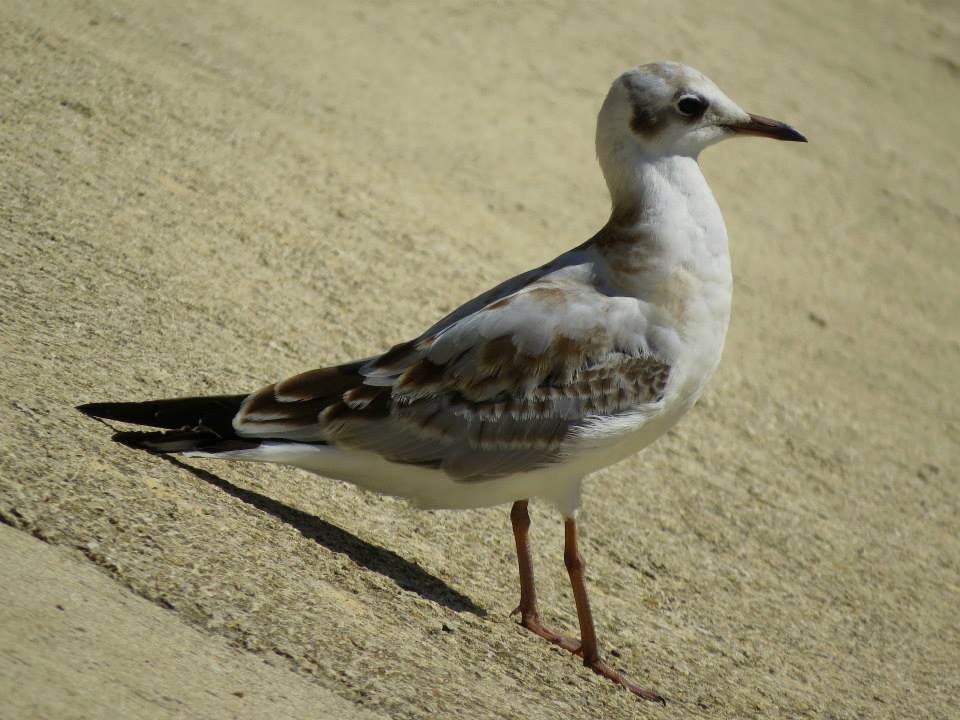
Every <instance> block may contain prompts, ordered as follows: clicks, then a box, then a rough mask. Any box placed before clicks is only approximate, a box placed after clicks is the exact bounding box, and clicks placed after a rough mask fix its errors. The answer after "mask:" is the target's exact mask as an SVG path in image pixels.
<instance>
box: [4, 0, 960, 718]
mask: <svg viewBox="0 0 960 720" xmlns="http://www.w3.org/2000/svg"><path fill="white" fill-rule="evenodd" d="M322 5H323V7H322V8H320V7H317V6H316V4H314V3H307V2H296V1H295V0H283V1H281V2H273V3H268V2H260V3H257V2H250V3H226V2H193V3H191V2H177V3H162V4H161V3H141V2H134V1H133V0H118V1H117V2H110V3H106V2H97V1H90V2H42V1H38V0H30V1H29V2H27V1H26V0H8V2H6V3H5V4H4V10H3V16H2V24H0V161H2V166H0V167H2V170H0V172H2V182H0V301H2V302H0V328H2V339H0V342H2V363H0V382H2V387H3V388H4V392H5V396H6V399H5V400H4V401H3V403H2V404H0V438H2V440H0V443H2V445H0V519H2V520H3V521H4V522H5V523H6V524H8V525H11V526H13V527H14V528H19V529H20V530H23V531H25V532H27V533H31V534H32V535H34V536H35V537H37V538H40V539H42V540H44V541H46V542H47V543H48V544H50V545H52V546H54V547H52V548H51V547H44V546H43V545H42V544H40V543H38V542H37V541H35V540H33V539H30V538H27V537H26V536H21V535H18V534H16V533H13V532H12V531H4V532H2V533H0V553H2V555H3V558H2V559H3V562H2V564H0V565H2V568H3V584H4V591H3V593H4V594H3V597H4V603H5V605H6V607H5V608H4V610H3V614H2V617H3V618H4V623H3V625H4V626H3V629H2V632H0V697H2V698H6V699H5V700H3V701H2V705H0V715H2V716H4V717H7V716H10V717H17V718H19V717H33V716H40V717H56V718H60V717H64V718H65V717H71V718H73V717H78V718H79V717H85V718H100V717H102V718H112V717H116V716H117V715H116V709H117V707H118V706H120V705H122V706H123V707H124V708H127V709H128V711H127V712H126V715H127V716H128V717H166V716H172V715H174V714H179V715H180V716H183V717H211V718H226V717H256V716H263V717H276V716H282V713H283V712H288V713H290V714H292V713H294V712H298V713H299V715H300V716H314V717H331V716H337V717H342V718H347V717H350V712H351V711H352V710H355V711H356V714H357V715H358V716H362V713H372V714H375V715H380V716H388V717H395V718H425V717H435V716H439V717H453V716H460V717H470V718H500V717H524V718H555V717H573V718H580V717H584V718H586V717H591V718H592V717H605V718H607V717H611V718H612V717H678V718H687V717H711V718H745V717H762V718H796V717H814V718H888V717H917V718H950V717H955V716H956V712H957V706H958V704H960V673H958V672H957V669H956V668H957V667H958V666H960V649H958V648H960V620H958V614H957V606H958V598H960V539H958V535H960V533H958V530H960V507H958V506H960V502H958V500H960V488H958V482H957V481H958V478H957V464H958V462H957V461H958V459H960V451H958V443H960V418H958V415H957V412H956V398H957V397H958V394H960V380H958V374H957V366H958V361H960V322H958V313H960V301H958V291H957V288H958V287H960V277H958V275H960V272H958V263H957V258H958V249H957V238H958V229H960V211H958V203H957V197H960V176H958V174H957V170H956V169H957V167H960V144H958V143H957V142H956V137H955V136H956V130H957V128H958V127H960V55H958V50H957V48H958V47H960V10H958V6H957V5H956V4H955V3H944V2H935V1H934V0H930V1H928V2H919V1H917V2H912V3H909V4H907V3H902V2H882V1H879V0H878V1H877V2H871V3H850V4H839V5H838V4H835V3H832V2H826V1H825V0H815V1H813V2H807V3H793V2H764V3H760V2H757V3H739V4H736V5H734V6H733V7H728V6H726V5H724V7H723V10H722V12H720V11H718V9H717V6H716V4H715V3H709V2H706V1H705V0H689V1H687V2H679V3H662V4H649V5H647V4H642V3H537V4H534V3H525V2H514V3H502V4H498V5H493V4H470V3H462V4H443V5H441V4H439V3H422V4H419V5H415V4H409V3H402V4H399V3H398V4H386V3H369V4H358V3H347V2H344V3H332V2H330V3H323V4H322ZM662 58H673V59H679V60H682V61H686V62H688V63H690V64H692V65H694V66H696V67H698V68H700V69H702V70H704V71H705V72H707V73H708V74H709V75H710V76H711V77H713V78H714V79H715V80H716V81H717V82H718V83H719V84H720V85H721V86H722V87H724V88H725V89H726V90H727V91H728V92H729V94H730V95H731V96H732V97H733V98H735V99H736V100H737V101H739V102H740V103H741V104H742V105H743V106H744V107H746V108H748V109H749V110H751V111H754V112H758V113H761V114H766V115H771V116H774V117H778V118H781V119H783V120H786V121H788V122H790V123H792V124H794V125H795V126H796V127H798V128H799V129H801V130H802V131H804V132H805V133H807V134H808V135H809V137H810V139H811V143H810V145H808V146H800V145H785V144H778V143H773V142H763V141H760V140H749V141H748V140H744V141H741V142H736V143H734V142H731V143H726V144H724V145H722V146H719V147H717V148H713V149H711V150H709V151H708V152H707V153H706V154H705V156H704V158H703V164H704V168H705V171H706V173H707V175H708V177H709V178H710V180H711V183H712V185H713V187H714V189H715V191H716V194H717V196H718V199H719V201H720V204H721V206H722V207H723V209H724V212H725V215H726V218H727V223H728V227H729V230H730V236H731V240H732V248H733V253H734V265H735V273H736V278H737V279H736V293H737V295H736V301H735V308H734V310H735V313H734V319H733V325H732V328H731V333H730V337H729V341H728V347H727V351H726V355H725V359H724V363H723V365H722V367H721V370H720V372H719V374H718V376H717V378H716V379H715V381H714V382H713V384H712V386H711V388H710V390H709V392H708V394H707V396H706V397H705V399H704V401H703V402H702V404H701V405H700V406H698V408H697V409H696V411H695V412H694V413H692V415H691V416H690V417H689V418H687V419H686V421H685V422H684V423H682V424H681V425H680V427H679V428H678V429H677V431H675V432H673V433H671V434H670V435H669V436H668V437H666V438H664V439H663V440H661V441H660V442H659V443H657V444H656V445H655V446H654V447H652V448H650V449H649V450H648V451H646V452H645V453H644V454H643V455H641V456H638V457H636V458H632V459H630V460H628V461H625V462H623V463H621V464H620V465H617V466H615V467H613V468H610V469H608V470H606V471H604V472H601V473H599V474H597V476H596V477H595V478H594V479H593V480H592V481H591V482H590V483H589V484H588V487H587V492H586V495H585V510H584V515H583V531H584V534H585V546H584V550H585V554H586V556H587V559H588V562H589V564H590V565H589V577H590V582H591V588H592V593H593V601H594V605H595V611H596V613H597V615H598V620H599V630H600V633H601V639H602V640H603V641H604V642H605V644H606V646H607V648H608V650H609V651H610V652H611V654H612V655H613V657H614V658H615V660H616V662H617V663H618V664H620V665H622V666H624V667H626V668H627V669H629V671H630V672H631V673H632V675H633V676H634V677H636V678H637V679H639V680H641V681H642V682H644V683H645V684H647V685H649V686H652V687H655V688H657V689H659V690H660V691H661V692H663V693H664V694H665V695H667V696H668V697H669V699H670V701H671V702H670V703H669V704H668V706H667V707H666V709H664V708H660V707H658V706H652V705H646V704H642V703H639V702H636V701H635V700H634V699H633V698H632V697H630V696H628V695H627V694H626V693H623V692H618V691H617V690H616V689H615V688H614V687H612V686H611V685H609V684H608V683H606V682H603V681H601V680H600V679H598V678H595V677H593V676H592V674H591V673H590V672H589V671H587V670H584V669H583V668H581V667H579V666H578V665H577V664H576V662H575V661H574V660H573V659H572V658H570V657H569V656H567V655H565V654H564V653H562V652H560V651H556V650H554V649H551V648H550V647H548V646H547V645H546V644H545V643H543V642H541V641H539V640H538V639H537V638H534V637H532V636H530V635H529V634H527V633H525V632H524V631H522V630H521V629H519V628H518V627H517V626H516V625H515V623H514V622H513V621H512V620H510V619H509V618H508V612H509V611H510V609H511V608H512V607H513V606H514V604H515V602H516V587H515V584H516V578H515V572H516V571H515V568H514V558H513V554H512V538H511V536H510V533H509V531H508V520H507V514H506V512H505V510H504V509H503V508H497V509H492V510H484V511H473V512H463V513H453V512H435V513H422V512H417V511H415V510H412V509H410V508H408V507H407V506H405V505H404V504H403V503H402V502H399V501H395V500H391V499H385V498H380V497H376V496H373V495H369V494H364V493H362V492H360V491H357V490H355V489H353V488H351V487H348V486H345V485H342V484H339V483H336V482H333V481H328V480H324V479H318V478H314V477H311V476H308V475H306V474H304V473H300V472H297V471H293V470H287V469H280V468H265V467H250V466H248V467H238V466H235V465H226V464H216V463H213V462H209V463H190V464H189V465H175V464H173V463H170V462H167V461H164V460H163V459H160V458H155V457H150V456H147V455H143V454H138V453H134V452H132V451H128V450H125V449H124V448H122V447H117V446H114V445H113V444H111V443H110V441H109V431H108V428H106V427H104V426H103V425H100V424H98V423H95V422H92V421H90V420H87V419H85V418H83V417H81V416H80V415H78V414H77V413H75V412H73V411H72V409H71V408H72V406H73V405H75V404H76V403H79V402H86V401H93V400H104V399H137V398H148V397H155V396H172V395H178V394H199V393H208V392H210V393H213V392H238V391H243V390H248V389H253V388H256V387H258V386H259V385H261V384H262V383H266V382H268V381H272V380H274V379H277V378H279V377H282V376H284V375H286V374H289V373H292V372H296V371H299V370H303V369H307V368H310V367H314V366H317V365H320V364H328V363H334V362H338V361H343V360H347V359H350V358H353V357H356V356H361V355H365V354H369V353H372V352H375V351H378V350H381V349H383V348H385V347H387V346H388V345H390V344H392V343H394V342H397V341H399V340H402V339H405V338H407V337H409V336H412V335H413V334H414V333H416V332H418V331H419V330H420V329H422V328H423V327H425V326H426V325H427V324H429V323H430V322H432V321H433V320H434V319H435V318H436V317H437V316H438V315H440V314H441V313H443V312H445V311H446V310H448V309H450V308H451V307H452V306H453V305H455V304H456V303H459V302H460V301H462V300H464V299H466V298H467V297H469V296H471V295H472V294H474V293H475V292H477V291H479V290H482V289H484V288H486V287H487V286H489V285H490V284H492V283H494V282H496V281H498V280H499V279H502V278H504V277H507V276H508V275H510V274H512V273H515V272H517V271H519V270H522V269H525V268H527V267H530V266H532V265H533V264H535V263H539V262H542V261H544V260H546V259H549V258H550V257H552V256H554V255H555V254H557V253H559V252H561V251H563V250H564V249H566V248H568V247H571V246H573V245H575V244H577V243H579V242H580V241H582V240H583V239H584V238H585V237H587V236H588V234H589V233H591V232H592V231H593V230H595V229H596V228H597V227H598V226H599V224H600V223H602V222H603V220H604V219H605V213H606V211H607V198H606V196H605V190H604V187H603V183H602V180H601V178H600V174H599V171H598V169H597V168H596V165H595V160H594V157H593V148H592V134H593V123H594V119H595V114H596V111H597V109H598V107H599V104H600V101H601V100H602V97H603V94H604V93H605V91H606V88H607V86H608V84H609V82H610V80H611V79H612V78H613V77H614V76H615V75H616V74H617V73H618V72H620V71H621V70H622V69H624V68H626V67H628V66H630V65H632V64H636V63H639V62H645V61H650V60H654V59H662ZM534 523H535V528H534V540H535V542H536V543H537V547H536V551H537V558H536V559H537V561H538V563H539V566H540V582H541V585H542V587H541V592H542V595H543V600H544V603H545V609H546V612H547V615H548V617H549V618H550V620H551V621H552V622H553V623H554V624H557V625H560V626H563V627H571V626H572V625H573V622H574V614H573V609H572V601H571V598H570V593H569V591H568V590H567V587H566V579H565V575H564V572H563V567H562V561H561V552H560V534H561V533H560V530H561V527H560V523H559V519H558V518H557V517H556V516H555V515H554V514H553V512H552V511H550V510H549V508H545V507H536V508H535V512H534ZM62 597H66V598H67V599H66V600H63V599H61V598H62ZM71 597H80V598H82V602H79V603H73V604H71V601H70V598H71ZM143 598H145V599H146V600H149V601H151V602H150V603H145V602H144V601H143ZM57 604H60V605H62V606H63V607H64V608H65V609H64V610H63V611H61V610H59V609H57V608H56V605H57ZM73 612H76V613H78V615H77V619H76V620H74V619H71V613H73ZM81 618H82V619H81ZM74 623H76V624H74ZM76 626H82V627H84V628H86V630H87V632H86V633H84V634H83V635H82V637H81V636H79V635H77V634H76V632H79V631H75V627H76ZM221 667H222V668H225V669H223V670H221V669H218V668H221ZM138 669H139V670H138ZM138 672H140V673H142V677H139V678H138V677H137V675H138ZM204 688H208V689H209V691H208V692H206V691H205V690H204ZM235 691H240V692H243V693H244V696H243V698H239V697H237V696H236V695H232V694H231V693H233V692H235ZM11 697H15V698H16V700H15V701H13V702H11V701H10V698H11ZM163 698H176V699H177V700H178V702H179V703H182V705H180V704H178V705H176V707H175V708H172V709H171V707H170V705H169V703H168V701H166V700H164V699H163ZM307 706H309V707H310V708H312V709H311V710H307V711H305V710H303V708H304V707H307ZM344 708H347V709H344Z"/></svg>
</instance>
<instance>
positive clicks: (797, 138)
mask: <svg viewBox="0 0 960 720" xmlns="http://www.w3.org/2000/svg"><path fill="white" fill-rule="evenodd" d="M781 139H782V140H786V141H787V142H808V141H807V138H806V136H805V135H804V134H803V133H801V132H799V131H797V130H794V129H793V128H792V127H790V126H789V125H787V126H785V127H784V132H783V136H782V137H781Z"/></svg>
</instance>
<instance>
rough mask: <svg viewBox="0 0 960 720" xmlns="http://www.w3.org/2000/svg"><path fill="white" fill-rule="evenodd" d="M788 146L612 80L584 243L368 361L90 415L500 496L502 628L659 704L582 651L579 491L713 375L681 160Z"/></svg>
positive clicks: (289, 458)
mask: <svg viewBox="0 0 960 720" xmlns="http://www.w3.org/2000/svg"><path fill="white" fill-rule="evenodd" d="M741 135H759V136H764V137H768V138H774V139H777V140H789V141H799V142H806V139H805V138H804V137H803V135H801V134H800V133H799V132H797V131H796V130H794V129H793V128H791V127H790V126H789V125H786V124H785V123H782V122H778V121H775V120H771V119H769V118H765V117H761V116H759V115H752V114H749V113H747V112H745V111H743V110H742V109H740V107H738V106H737V105H736V104H735V103H734V102H733V101H732V100H731V99H730V98H728V97H727V96H726V95H725V94H724V93H723V92H722V91H721V90H720V89H719V88H718V87H717V86H716V85H715V84H714V83H713V82H711V81H710V80H709V79H708V78H707V77H705V76H704V75H703V74H701V73H699V72H697V71H696V70H694V69H692V68H690V67H687V66H684V65H681V64H679V63H674V62H661V63H654V64H649V65H642V66H639V67H636V68H633V69H631V70H628V71H626V72H624V73H623V74H622V75H620V76H619V77H618V78H617V79H616V80H615V81H614V82H613V85H612V86H611V88H610V91H609V93H608V94H607V96H606V100H605V101H604V103H603V106H602V107H601V109H600V113H599V116H598V119H597V131H596V151H597V157H598V159H599V162H600V167H601V170H602V171H603V176H604V179H605V180H606V184H607V187H608V189H609V191H610V198H611V204H612V211H611V213H610V218H609V220H608V221H607V222H606V224H605V225H604V226H603V227H602V228H601V229H600V230H599V231H598V232H597V233H596V234H595V235H594V236H593V237H591V238H590V239H589V240H587V241H586V242H584V243H583V244H581V245H578V246H577V247H575V248H573V249H572V250H569V251H567V252H565V253H563V254H562V255H560V256H559V257H557V258H555V259H554V260H551V261H550V262H548V263H546V264H545V265H542V266H540V267H538V268H536V269H533V270H529V271H527V272H524V273H522V274H520V275H517V276H516V277H513V278H511V279H509V280H506V281H505V282H503V283H501V284H500V285H497V286H496V287H494V288H493V289H491V290H488V291H487V292H485V293H483V294H481V295H479V296H477V297H476V298H474V299H473V300H470V301H469V302H467V303H465V304H464V305H462V306H461V307H459V308H457V309H456V310H454V311H453V312H451V313H450V314H449V315H447V316H446V317H444V318H443V319H442V320H440V321H439V322H437V323H436V324H434V325H433V326H432V327H430V328H429V329H427V330H426V331H425V332H424V333H422V334H421V335H419V336H418V337H416V338H414V339H413V340H410V341H409V342H404V343H402V344H399V345H396V346H394V347H393V348H391V349H390V350H388V351H387V352H385V353H383V354H381V355H376V356H374V357H368V358H364V359H362V360H357V361H355V362H350V363H346V364H343V365H336V366H331V367H324V368H320V369H318V370H310V371H308V372H305V373H302V374H300V375H296V376H294V377H291V378H289V379H286V380H283V381H281V382H277V383H274V384H272V385H267V386H266V387H264V388H261V389H260V390H257V391H256V392H253V393H252V394H243V395H226V396H216V397H193V398H175V399H168V400H153V401H147V402H120V403H91V404H87V405H81V406H79V408H78V409H79V410H81V411H82V412H84V413H86V414H87V415H90V416H93V417H97V418H101V419H108V420H115V421H122V422H127V423H133V424H139V425H145V426H149V427H152V428H162V430H155V431H125V432H117V433H116V434H115V435H114V439H115V440H117V441H118V442H121V443H123V444H125V445H128V446H131V447H135V448H140V449H145V450H148V451H152V452H158V453H180V454H182V455H184V456H187V457H204V458H220V459H228V460H248V461H258V462H267V463H280V464H284V465H292V466H295V467H298V468H303V469H305V470H308V471H311V472H314V473H318V474H320V475H323V476H326V477H330V478H336V479H339V480H343V481H347V482H350V483H353V484H355V485H357V486H359V487H361V488H365V489H367V490H371V491H374V492H378V493H384V494H388V495H393V496H398V497H402V498H407V499H408V500H410V501H411V502H413V503H414V504H415V505H417V506H419V507H423V508H476V507H487V506H493V505H500V504H506V503H512V508H511V511H510V519H511V523H512V525H513V533H514V539H515V543H516V549H517V559H518V565H519V572H520V603H519V605H518V606H517V608H516V610H515V611H514V613H516V614H518V615H519V616H520V624H521V625H522V626H523V627H525V628H527V629H529V630H530V631H532V632H534V633H536V634H537V635H540V636H542V637H543V638H545V639H546V640H548V641H550V642H552V643H555V644H557V645H559V646H561V647H563V648H565V649H567V650H569V651H570V652H572V653H574V654H576V655H579V656H580V657H581V658H582V659H583V662H584V664H585V665H586V666H588V667H589V668H591V669H592V670H593V671H594V672H596V673H598V674H599V675H601V676H603V677H606V678H608V679H610V680H612V681H613V682H615V683H618V684H619V685H621V686H623V687H625V688H626V689H627V690H629V691H631V692H632V693H634V694H635V695H637V696H639V697H641V698H643V699H646V700H652V701H658V702H664V700H663V698H662V697H661V696H660V695H659V694H657V693H656V692H653V691H651V690H647V689H644V688H642V687H640V686H639V685H637V684H636V683H634V682H633V681H632V680H630V679H629V678H628V677H627V676H626V675H625V674H624V673H623V672H622V671H620V670H618V669H616V668H614V667H613V666H612V665H610V664H609V663H607V662H606V661H605V660H604V659H603V657H602V655H601V652H600V646H599V643H598V641H597V634H596V631H595V628H594V623H593V616H592V613H591V609H590V601H589V598H588V596H587V589H586V585H585V582H584V568H585V565H584V560H583V557H582V556H581V554H580V552H579V548H578V542H577V511H578V509H579V507H580V502H581V486H582V483H583V480H584V478H585V477H586V476H587V475H589V474H590V473H592V472H594V471H596V470H599V469H600V468H603V467H606V466H608V465H610V464H612V463H615V462H617V461H619V460H621V459H623V458H626V457H628V456H630V455H632V454H634V453H636V452H638V451H639V450H641V449H642V448H644V447H646V446H647V445H649V444H650V443H651V442H653V441H654V440H655V439H656V438H658V437H659V436H661V435H663V434H664V433H665V432H666V431H667V430H668V429H670V428H671V427H672V426H673V425H674V424H675V423H676V422H677V421H678V420H679V419H680V418H681V417H682V416H683V415H684V414H685V413H686V412H687V411H688V410H689V409H690V408H691V407H692V406H693V404H694V403H695V402H696V401H697V398H698V397H699V396H700V394H701V393H702V392H703V389H704V386H705V385H706V383H707V381H708V379H709V378H710V376H711V375H712V374H713V372H714V370H715V369H716V368H717V365H718V363H719V362H720V355H721V352H722V350H723V344H724V338H725V336H726V332H727V326H728V324H729V320H730V303H731V292H732V284H733V281H732V275H731V269H730V255H729V252H728V247H727V232H726V228H725V226H724V222H723V217H722V216H721V214H720V208H719V207H718V205H717V202H716V200H715V199H714V197H713V193H712V192H711V191H710V187H709V186H708V185H707V181H706V179H705V178H704V176H703V174H702V173H701V171H700V166H699V164H698V162H697V158H698V155H699V153H700V152H701V151H702V150H703V149H704V148H706V147H708V146H710V145H713V144H714V143H716V142H719V141H720V140H724V139H726V138H732V137H737V136H741ZM530 498H540V499H543V500H546V501H548V502H549V503H552V504H553V505H554V506H555V507H556V508H557V509H558V510H559V511H560V513H561V514H562V516H563V519H564V550H563V557H564V562H565V565H566V567H567V570H568V574H569V577H570V582H571V586H572V588H573V597H574V602H575V605H576V612H577V619H578V621H579V626H580V639H579V640H577V639H574V638H569V637H566V636H564V635H561V634H559V633H557V632H554V631H553V630H551V629H550V628H548V627H546V626H545V625H544V624H543V622H542V621H541V619H540V612H539V608H538V603H537V593H536V587H535V583H534V571H533V563H532V556H531V550H530V542H529V535H528V534H529V528H530V516H529V512H528V507H527V505H528V501H529V499H530Z"/></svg>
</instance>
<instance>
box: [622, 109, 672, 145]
mask: <svg viewBox="0 0 960 720" xmlns="http://www.w3.org/2000/svg"><path fill="white" fill-rule="evenodd" d="M666 124H667V114H666V113H663V112H660V113H657V112H651V111H650V110H648V109H646V108H643V107H641V106H639V105H634V106H633V115H632V116H631V118H630V129H631V130H633V131H634V132H635V133H637V134H638V135H643V136H644V137H652V136H653V135H656V134H657V133H658V132H660V130H662V129H663V127H664V126H665V125H666Z"/></svg>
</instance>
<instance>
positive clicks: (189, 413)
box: [76, 395, 247, 437]
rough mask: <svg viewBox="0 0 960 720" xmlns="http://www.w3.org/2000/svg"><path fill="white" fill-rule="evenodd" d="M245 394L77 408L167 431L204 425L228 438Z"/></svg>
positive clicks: (98, 416)
mask: <svg viewBox="0 0 960 720" xmlns="http://www.w3.org/2000/svg"><path fill="white" fill-rule="evenodd" d="M246 397H247V396H246V395H214V396H205V397H185V398H169V399H166V400H146V401H143V402H101V403H84V404H83V405H77V406H76V407H77V410H78V411H79V412H82V413H83V414H84V415H86V416H88V417H93V418H98V419H100V420H116V421H117V422H124V423H130V424H131V425H147V426H149V427H156V428H165V429H167V430H179V429H181V428H184V427H197V426H203V427H206V428H209V429H211V430H213V431H215V432H216V433H217V434H218V435H220V436H224V437H225V436H229V435H232V434H233V424H232V422H233V417H234V415H236V414H237V412H238V411H239V410H240V405H241V404H242V403H243V401H244V399H246Z"/></svg>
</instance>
